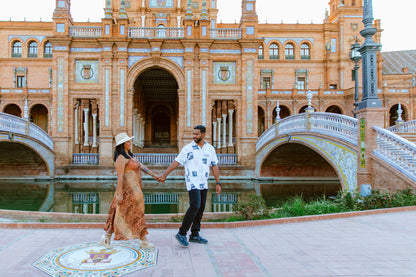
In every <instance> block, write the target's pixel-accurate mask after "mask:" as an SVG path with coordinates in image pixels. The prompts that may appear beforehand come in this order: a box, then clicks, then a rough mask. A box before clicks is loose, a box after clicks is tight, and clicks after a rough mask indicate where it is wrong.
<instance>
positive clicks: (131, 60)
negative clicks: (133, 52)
mask: <svg viewBox="0 0 416 277" xmlns="http://www.w3.org/2000/svg"><path fill="white" fill-rule="evenodd" d="M144 58H147V57H145V56H141V57H138V56H129V68H130V67H132V66H133V65H134V64H135V63H137V62H138V61H140V60H142V59H144Z"/></svg>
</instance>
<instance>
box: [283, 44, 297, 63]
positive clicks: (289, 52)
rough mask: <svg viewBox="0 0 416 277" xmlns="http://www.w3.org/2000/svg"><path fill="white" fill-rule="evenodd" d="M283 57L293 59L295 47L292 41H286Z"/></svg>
mask: <svg viewBox="0 0 416 277" xmlns="http://www.w3.org/2000/svg"><path fill="white" fill-rule="evenodd" d="M285 59H286V60H294V59H295V47H294V46H293V44H292V43H288V44H286V46H285Z"/></svg>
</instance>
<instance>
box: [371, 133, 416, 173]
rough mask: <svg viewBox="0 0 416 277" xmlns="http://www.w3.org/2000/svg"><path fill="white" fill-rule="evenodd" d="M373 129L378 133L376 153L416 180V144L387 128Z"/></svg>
mask: <svg viewBox="0 0 416 277" xmlns="http://www.w3.org/2000/svg"><path fill="white" fill-rule="evenodd" d="M373 129H374V130H375V131H376V133H377V140H376V142H377V149H376V150H374V151H373V153H374V155H375V156H377V157H378V158H380V159H381V160H383V161H384V162H386V163H388V164H389V165H391V166H392V167H394V168H396V169H397V170H399V171H400V172H402V173H403V174H405V175H407V176H408V177H410V178H411V179H412V180H413V181H416V159H415V157H416V145H415V144H413V143H411V142H409V141H407V140H406V139H403V138H402V137H400V136H398V135H396V134H394V133H392V132H391V131H388V130H386V129H382V128H380V127H376V126H375V127H373Z"/></svg>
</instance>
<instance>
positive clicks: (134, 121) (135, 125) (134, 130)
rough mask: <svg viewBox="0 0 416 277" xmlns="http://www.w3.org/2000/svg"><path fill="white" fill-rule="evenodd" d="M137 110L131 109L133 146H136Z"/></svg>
mask: <svg viewBox="0 0 416 277" xmlns="http://www.w3.org/2000/svg"><path fill="white" fill-rule="evenodd" d="M137 135H138V133H137V109H133V137H134V138H133V145H137Z"/></svg>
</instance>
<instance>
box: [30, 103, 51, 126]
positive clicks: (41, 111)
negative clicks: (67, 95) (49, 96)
mask: <svg viewBox="0 0 416 277" xmlns="http://www.w3.org/2000/svg"><path fill="white" fill-rule="evenodd" d="M30 121H31V122H33V123H35V124H36V125H38V126H39V127H40V128H42V129H43V130H44V131H45V132H48V109H47V108H46V107H45V106H44V105H42V104H37V105H34V106H33V107H32V108H31V109H30Z"/></svg>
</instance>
